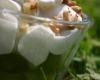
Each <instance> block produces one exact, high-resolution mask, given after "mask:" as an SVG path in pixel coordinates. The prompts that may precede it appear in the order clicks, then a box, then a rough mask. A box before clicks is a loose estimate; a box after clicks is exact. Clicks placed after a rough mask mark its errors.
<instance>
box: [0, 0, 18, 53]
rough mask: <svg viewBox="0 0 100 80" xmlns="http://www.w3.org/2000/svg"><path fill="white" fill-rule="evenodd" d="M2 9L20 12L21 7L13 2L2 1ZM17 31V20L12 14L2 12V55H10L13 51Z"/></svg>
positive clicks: (0, 29) (0, 28) (0, 47)
mask: <svg viewBox="0 0 100 80" xmlns="http://www.w3.org/2000/svg"><path fill="white" fill-rule="evenodd" d="M0 8H2V9H10V10H15V11H19V10H20V6H19V5H18V4H17V3H15V2H14V1H12V0H1V1H0ZM17 29H18V20H17V18H16V17H15V16H13V15H11V14H10V13H4V12H0V54H8V53H10V52H11V51H12V50H13V47H14V43H15V39H16V33H17Z"/></svg>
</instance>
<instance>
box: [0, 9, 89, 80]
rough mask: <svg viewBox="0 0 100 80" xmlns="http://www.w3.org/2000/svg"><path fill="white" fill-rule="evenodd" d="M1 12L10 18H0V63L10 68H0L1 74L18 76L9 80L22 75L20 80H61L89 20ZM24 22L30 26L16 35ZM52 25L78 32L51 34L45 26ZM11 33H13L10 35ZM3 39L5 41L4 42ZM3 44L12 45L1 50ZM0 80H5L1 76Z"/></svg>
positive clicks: (69, 31)
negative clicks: (72, 27) (0, 39)
mask: <svg viewBox="0 0 100 80" xmlns="http://www.w3.org/2000/svg"><path fill="white" fill-rule="evenodd" d="M0 13H1V14H2V13H3V14H5V15H8V16H9V17H7V18H3V17H2V15H1V17H0V33H1V34H0V37H2V42H1V41H0V48H1V49H0V54H1V55H0V57H1V59H0V60H1V61H3V60H4V61H3V62H0V65H2V66H4V64H5V65H7V66H8V65H9V67H8V68H3V67H1V70H2V71H1V74H2V72H5V74H6V72H7V73H8V74H9V75H10V73H12V74H13V75H12V74H11V75H10V76H14V74H15V75H16V74H17V77H16V76H15V77H13V79H12V78H11V79H9V80H20V78H18V77H20V76H19V75H22V74H23V75H22V76H21V78H22V79H24V77H25V78H26V80H63V77H64V75H65V72H66V70H67V68H68V66H69V64H70V63H71V61H72V59H73V57H74V55H75V54H76V52H77V50H78V48H79V44H80V41H81V40H82V39H83V37H84V34H85V32H86V31H87V30H88V28H89V24H90V21H89V19H88V17H87V16H86V15H85V14H84V15H83V19H82V21H81V22H80V21H79V22H78V21H77V22H70V21H61V20H54V19H50V18H44V17H37V16H32V15H27V14H23V13H21V12H15V11H11V10H7V9H0ZM10 15H11V16H13V17H14V18H16V20H15V19H8V18H12V17H11V16H10ZM23 21H24V22H25V23H28V25H29V26H30V28H29V32H28V33H20V32H19V29H20V25H21V24H22V22H23ZM51 22H53V23H55V24H57V25H63V26H78V27H79V29H72V30H65V31H62V32H58V33H55V34H53V33H52V32H51V31H49V30H50V29H48V23H51ZM3 24H7V25H3ZM34 24H36V26H35V27H34V26H32V25H34ZM38 24H39V25H38ZM9 26H11V27H10V28H9V29H7V28H6V27H9ZM42 26H43V27H44V28H43V27H42ZM63 26H61V27H63ZM3 27H5V28H3ZM12 27H14V29H13V28H12ZM45 28H46V29H45ZM2 30H3V31H2ZM6 31H8V32H6ZM11 31H12V33H10V32H11ZM48 31H49V32H48ZM4 33H5V34H4ZM11 34H13V35H11ZM15 34H16V35H15ZM6 35H7V36H8V40H9V39H11V40H12V41H11V40H10V42H9V41H8V40H7V36H6ZM29 35H31V37H29ZM5 37H6V38H5ZM3 38H4V41H5V42H3ZM5 39H6V40H5ZM31 39H33V40H31ZM4 43H5V45H6V44H7V45H11V46H8V47H5V46H3V49H2V45H3V44H4ZM30 46H31V47H30ZM4 48H7V49H4ZM30 48H33V49H32V50H31V49H30ZM5 50H8V51H5ZM26 52H27V53H26ZM28 52H29V54H28ZM6 63H7V64H6ZM9 63H10V64H11V65H10V64H9ZM2 68H3V69H2ZM9 68H10V69H9ZM14 78H16V79H14ZM17 78H18V79H17ZM2 80H6V79H5V78H4V77H2Z"/></svg>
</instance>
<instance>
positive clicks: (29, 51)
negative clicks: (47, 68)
mask: <svg viewBox="0 0 100 80" xmlns="http://www.w3.org/2000/svg"><path fill="white" fill-rule="evenodd" d="M49 31H50V29H49V28H48V27H47V28H46V27H44V26H43V25H39V24H38V25H35V26H32V28H31V30H30V31H28V32H27V34H26V35H24V36H23V37H22V38H21V40H20V41H19V45H18V51H19V52H20V54H21V55H22V56H24V57H25V58H26V59H27V60H28V61H30V62H31V63H33V64H34V65H35V66H37V65H39V64H41V63H43V62H44V61H45V60H46V59H47V57H48V54H49V50H48V48H47V45H48V40H49V39H50V36H51V34H52V33H50V32H49Z"/></svg>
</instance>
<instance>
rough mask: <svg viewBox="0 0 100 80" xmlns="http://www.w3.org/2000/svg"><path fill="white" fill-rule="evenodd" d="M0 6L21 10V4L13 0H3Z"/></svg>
mask: <svg viewBox="0 0 100 80" xmlns="http://www.w3.org/2000/svg"><path fill="white" fill-rule="evenodd" d="M0 8H2V9H10V10H14V11H21V6H20V5H19V4H18V3H17V2H15V1H13V0H1V1H0Z"/></svg>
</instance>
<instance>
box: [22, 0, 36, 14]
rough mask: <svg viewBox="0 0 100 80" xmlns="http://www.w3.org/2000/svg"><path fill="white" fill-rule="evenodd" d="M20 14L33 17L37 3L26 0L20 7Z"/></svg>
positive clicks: (34, 0)
mask: <svg viewBox="0 0 100 80" xmlns="http://www.w3.org/2000/svg"><path fill="white" fill-rule="evenodd" d="M22 12H23V13H25V14H30V15H35V14H36V13H37V1H36V0H28V1H26V2H25V3H24V4H23V6H22Z"/></svg>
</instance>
